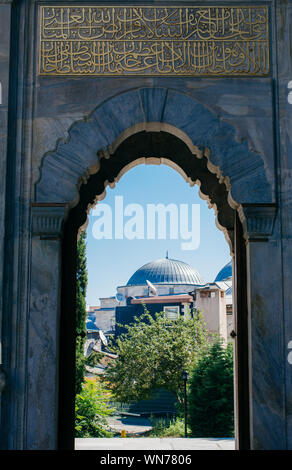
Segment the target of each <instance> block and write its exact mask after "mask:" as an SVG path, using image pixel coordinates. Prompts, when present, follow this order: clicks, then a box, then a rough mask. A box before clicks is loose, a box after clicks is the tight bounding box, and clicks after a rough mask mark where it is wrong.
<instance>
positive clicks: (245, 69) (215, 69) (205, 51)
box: [39, 6, 269, 76]
mask: <svg viewBox="0 0 292 470" xmlns="http://www.w3.org/2000/svg"><path fill="white" fill-rule="evenodd" d="M39 73H40V74H41V75H107V76H108V75H112V76H116V75H149V76H157V75H160V76H161V75H167V76H169V75H172V76H173V75H175V76H216V75H217V76H218V75H219V76H221V75H223V76H224V75H226V76H236V75H240V76H244V75H247V76H250V75H253V76H266V75H268V74H269V10H268V7H266V6H246V7H242V6H241V7H237V6H233V7H232V6H224V7H223V6H222V7H217V6H209V7H207V6H204V7H198V6H196V7H174V6H171V7H170V6H169V7H168V6H163V7H162V6H161V7H153V6H148V7H147V6H143V7H141V6H74V7H73V6H41V7H40V55H39Z"/></svg>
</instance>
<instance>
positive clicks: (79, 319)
mask: <svg viewBox="0 0 292 470" xmlns="http://www.w3.org/2000/svg"><path fill="white" fill-rule="evenodd" d="M85 240H86V232H85V231H84V232H82V233H81V235H80V237H79V240H78V242H77V274H76V372H75V393H79V392H80V391H81V386H82V383H83V380H84V375H85V365H86V358H85V356H84V346H85V341H86V301H85V298H86V289H87V277H88V276H87V266H86V241H85Z"/></svg>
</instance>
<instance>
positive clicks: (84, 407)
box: [75, 379, 114, 437]
mask: <svg viewBox="0 0 292 470" xmlns="http://www.w3.org/2000/svg"><path fill="white" fill-rule="evenodd" d="M109 400H110V392H109V391H108V390H107V389H106V387H105V386H104V385H103V384H102V383H101V381H100V380H99V379H86V380H85V382H84V383H83V384H82V389H81V392H80V393H79V394H77V395H76V401H75V436H76V437H111V436H112V434H111V433H110V432H109V431H108V430H107V422H106V417H107V416H110V415H111V414H112V413H113V411H114V410H113V409H112V408H110V406H109V405H108V402H109Z"/></svg>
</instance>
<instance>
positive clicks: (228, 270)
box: [214, 261, 232, 282]
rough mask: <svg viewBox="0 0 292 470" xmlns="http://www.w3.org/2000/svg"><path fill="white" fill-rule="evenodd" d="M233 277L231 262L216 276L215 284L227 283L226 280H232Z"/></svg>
mask: <svg viewBox="0 0 292 470" xmlns="http://www.w3.org/2000/svg"><path fill="white" fill-rule="evenodd" d="M231 277H232V263H231V261H229V263H227V264H226V265H225V266H224V268H222V269H221V270H220V271H219V273H218V274H217V276H216V279H215V281H214V282H220V281H225V280H226V279H230V278H231Z"/></svg>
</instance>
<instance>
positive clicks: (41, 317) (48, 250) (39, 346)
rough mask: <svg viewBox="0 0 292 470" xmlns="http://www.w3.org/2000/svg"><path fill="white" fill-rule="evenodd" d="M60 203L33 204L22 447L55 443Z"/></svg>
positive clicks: (49, 446) (63, 213) (48, 446)
mask: <svg viewBox="0 0 292 470" xmlns="http://www.w3.org/2000/svg"><path fill="white" fill-rule="evenodd" d="M66 211H67V208H66V206H64V205H54V206H49V205H45V204H44V205H34V206H33V207H32V248H31V299H30V314H29V319H28V363H27V371H28V381H27V383H28V393H27V419H26V445H25V448H26V449H40V450H41V449H56V448H57V425H58V423H57V419H58V349H59V345H58V335H59V317H60V281H61V232H62V226H63V222H64V219H65V216H66Z"/></svg>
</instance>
